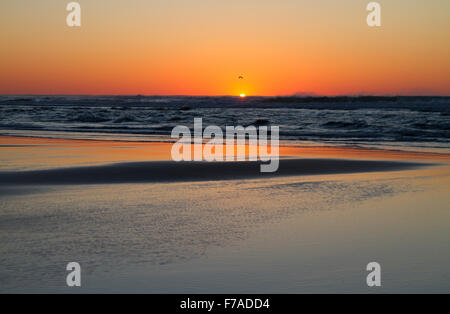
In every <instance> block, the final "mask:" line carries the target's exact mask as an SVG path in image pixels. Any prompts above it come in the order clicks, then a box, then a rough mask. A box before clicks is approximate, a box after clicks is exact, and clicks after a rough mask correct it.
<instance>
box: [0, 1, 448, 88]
mask: <svg viewBox="0 0 450 314" xmlns="http://www.w3.org/2000/svg"><path fill="white" fill-rule="evenodd" d="M69 2H70V1H65V0H33V1H30V0H2V1H1V2H0V47H1V49H0V94H145V95H152V94H159V95H174V94H177V95H181V94H182V95H239V94H241V93H245V94H247V95H291V94H296V93H305V94H321V95H341V94H352V95H353V94H377V95H378V94H408V95H412V94H414V95H422V94H429V95H431V94H434V95H450V1H448V0H431V1H430V0H428V1H426V0H395V1H392V0H389V1H386V0H385V1H379V2H380V4H381V5H382V27H381V28H370V27H368V26H367V24H366V16H367V14H368V13H367V12H366V5H367V3H368V2H369V1H368V0H340V1H336V0H320V1H317V0H127V1H125V0H94V1H93V0H80V1H78V2H79V3H80V4H81V7H82V27H80V28H69V27H68V26H67V25H66V16H67V14H68V12H67V11H66V10H65V9H66V5H67V3H69ZM239 75H242V76H244V80H239V79H238V76H239Z"/></svg>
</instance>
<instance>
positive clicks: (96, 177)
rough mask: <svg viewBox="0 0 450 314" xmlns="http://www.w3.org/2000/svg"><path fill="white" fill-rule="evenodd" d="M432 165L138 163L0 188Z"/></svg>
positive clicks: (57, 172) (9, 178)
mask: <svg viewBox="0 0 450 314" xmlns="http://www.w3.org/2000/svg"><path fill="white" fill-rule="evenodd" d="M427 165H430V164H426V163H413V162H398V161H370V160H367V161H366V160H343V159H341V160H339V159H284V160H280V168H279V170H278V171H277V172H275V173H261V172H260V163H259V162H212V163H208V162H178V163H177V162H171V161H159V162H158V161H155V162H140V163H139V162H138V163H121V164H113V165H105V166H91V167H75V168H64V169H51V170H37V171H20V172H3V173H2V172H0V185H28V184H33V185H36V184H39V185H54V184H107V183H150V182H183V181H218V180H237V179H257V178H274V177H286V176H301V175H323V174H344V173H361V172H378V171H399V170H411V169H417V168H419V167H424V166H427Z"/></svg>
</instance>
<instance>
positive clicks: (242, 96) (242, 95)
mask: <svg viewBox="0 0 450 314" xmlns="http://www.w3.org/2000/svg"><path fill="white" fill-rule="evenodd" d="M239 97H241V98H245V97H247V95H245V94H240V95H239Z"/></svg>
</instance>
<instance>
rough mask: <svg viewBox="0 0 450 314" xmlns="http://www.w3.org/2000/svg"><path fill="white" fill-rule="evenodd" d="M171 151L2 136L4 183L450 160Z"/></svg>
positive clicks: (204, 176) (249, 173) (398, 166)
mask: <svg viewBox="0 0 450 314" xmlns="http://www.w3.org/2000/svg"><path fill="white" fill-rule="evenodd" d="M171 148H172V143H167V142H151V143H148V142H117V141H91V140H67V139H48V138H31V137H30V138H26V137H10V136H0V156H2V161H3V162H2V165H1V166H0V184H1V185H3V186H4V185H26V184H37V185H46V184H47V185H48V184H107V183H149V182H183V181H218V180H236V179H257V178H273V177H286V176H303V175H321V174H345V173H362V172H379V171H397V170H410V169H416V168H420V167H423V166H427V165H431V164H435V163H447V162H450V155H445V154H436V153H425V152H402V151H384V150H374V149H364V148H357V147H325V146H311V147H305V146H291V145H282V146H280V167H279V169H278V171H277V172H276V173H261V172H260V165H261V163H260V162H249V161H246V162H213V163H208V162H181V163H176V162H173V161H172V160H171V155H170V150H171ZM247 149H248V147H247Z"/></svg>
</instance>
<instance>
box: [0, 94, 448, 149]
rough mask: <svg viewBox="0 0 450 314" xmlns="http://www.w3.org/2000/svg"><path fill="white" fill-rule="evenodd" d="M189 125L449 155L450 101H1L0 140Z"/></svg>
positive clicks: (155, 131) (146, 134)
mask: <svg viewBox="0 0 450 314" xmlns="http://www.w3.org/2000/svg"><path fill="white" fill-rule="evenodd" d="M194 118H203V125H204V126H205V127H206V126H207V125H217V126H220V127H225V126H227V125H232V126H237V125H242V126H249V125H255V126H261V125H277V126H279V127H280V139H281V140H282V141H289V142H290V143H294V144H295V143H300V144H307V145H308V144H311V145H317V144H320V145H336V146H361V147H370V148H381V149H383V148H386V149H398V150H419V151H431V152H444V153H446V152H448V151H449V149H450V97H377V96H360V97H346V96H345V97H246V98H244V99H242V98H239V97H231V96H223V97H194V96H0V135H14V136H36V137H50V138H51V137H56V138H69V139H73V138H76V139H97V140H124V141H128V140H131V141H136V140H137V141H144V142H145V141H155V140H158V141H159V140H170V133H171V130H172V129H173V128H174V127H175V126H177V125H186V126H188V127H190V128H192V127H193V122H194Z"/></svg>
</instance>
